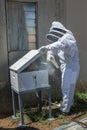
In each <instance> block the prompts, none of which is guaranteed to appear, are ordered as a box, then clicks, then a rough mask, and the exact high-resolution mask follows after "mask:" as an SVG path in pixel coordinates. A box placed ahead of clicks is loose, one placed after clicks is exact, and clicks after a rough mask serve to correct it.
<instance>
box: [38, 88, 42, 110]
mask: <svg viewBox="0 0 87 130" xmlns="http://www.w3.org/2000/svg"><path fill="white" fill-rule="evenodd" d="M38 96H39V100H38V108H39V112H42V93H41V90H40V91H38Z"/></svg>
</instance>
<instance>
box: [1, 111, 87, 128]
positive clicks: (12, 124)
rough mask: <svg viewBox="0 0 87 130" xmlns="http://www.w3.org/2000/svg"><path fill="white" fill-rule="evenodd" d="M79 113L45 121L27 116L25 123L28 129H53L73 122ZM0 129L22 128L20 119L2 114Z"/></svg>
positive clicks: (86, 114) (79, 117) (83, 115)
mask: <svg viewBox="0 0 87 130" xmlns="http://www.w3.org/2000/svg"><path fill="white" fill-rule="evenodd" d="M77 115H78V114H73V115H68V116H65V117H64V116H61V117H55V119H54V120H52V121H48V120H47V119H46V120H45V121H42V122H40V121H36V122H34V121H32V120H29V119H27V118H25V124H26V128H25V129H26V130H52V129H54V128H56V127H58V126H60V125H63V124H66V123H69V122H71V120H72V118H74V117H76V116H77ZM86 116H87V113H85V114H81V116H78V118H77V119H78V120H80V119H81V118H83V117H86ZM0 130H21V128H20V127H19V119H18V120H13V118H12V116H11V115H6V114H4V115H1V116H0Z"/></svg>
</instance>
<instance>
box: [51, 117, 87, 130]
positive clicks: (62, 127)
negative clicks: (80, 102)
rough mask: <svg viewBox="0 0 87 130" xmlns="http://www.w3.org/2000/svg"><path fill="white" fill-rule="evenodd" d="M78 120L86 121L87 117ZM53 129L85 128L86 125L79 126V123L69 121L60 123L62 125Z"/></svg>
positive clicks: (79, 129) (71, 129)
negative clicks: (64, 123) (63, 123)
mask: <svg viewBox="0 0 87 130" xmlns="http://www.w3.org/2000/svg"><path fill="white" fill-rule="evenodd" d="M80 121H81V122H83V123H85V122H87V117H86V118H84V119H82V120H80ZM53 130H87V127H85V126H81V125H80V124H77V123H75V122H71V123H70V124H67V125H62V126H60V127H58V128H55V129H53Z"/></svg>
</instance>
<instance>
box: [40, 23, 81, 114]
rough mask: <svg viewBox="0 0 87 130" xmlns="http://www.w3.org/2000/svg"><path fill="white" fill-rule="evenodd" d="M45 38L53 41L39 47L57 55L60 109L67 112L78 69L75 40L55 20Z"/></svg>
mask: <svg viewBox="0 0 87 130" xmlns="http://www.w3.org/2000/svg"><path fill="white" fill-rule="evenodd" d="M47 39H49V40H50V41H52V42H53V43H52V44H49V45H47V46H43V47H41V48H40V51H41V50H43V49H46V50H47V51H49V50H50V51H52V52H54V53H56V54H57V55H58V57H59V60H60V64H61V65H60V70H61V90H62V95H63V102H62V105H61V107H60V111H61V112H63V113H69V112H70V108H71V106H72V105H73V101H74V92H75V85H76V81H77V78H78V75H79V69H80V66H79V57H78V48H77V44H76V40H75V38H74V36H73V34H72V32H71V31H69V30H67V29H66V28H65V27H64V26H63V25H62V24H61V23H60V22H57V21H54V22H53V23H52V26H51V28H50V31H49V33H48V34H47Z"/></svg>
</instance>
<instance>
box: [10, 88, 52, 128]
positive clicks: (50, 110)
mask: <svg viewBox="0 0 87 130" xmlns="http://www.w3.org/2000/svg"><path fill="white" fill-rule="evenodd" d="M47 90H48V98H49V99H48V100H49V118H48V120H50V121H51V120H54V118H53V117H52V109H51V88H49V89H47ZM17 94H18V93H17ZM38 95H39V101H38V102H39V112H42V101H41V90H39V91H38ZM12 100H13V119H16V118H17V116H16V106H15V92H14V90H12ZM18 102H19V111H20V124H19V126H20V127H21V128H25V127H26V125H25V124H24V113H23V102H22V93H19V94H18Z"/></svg>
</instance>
